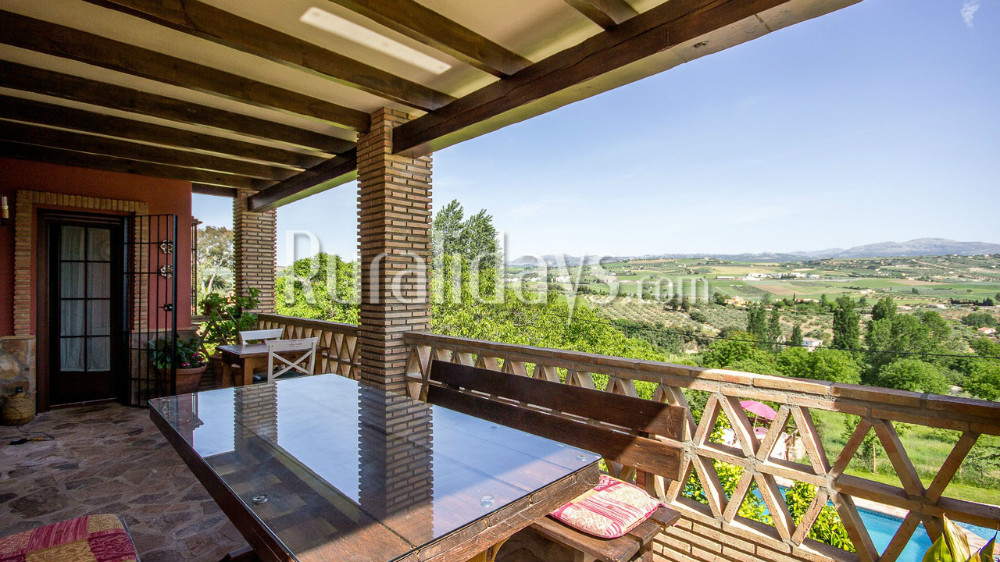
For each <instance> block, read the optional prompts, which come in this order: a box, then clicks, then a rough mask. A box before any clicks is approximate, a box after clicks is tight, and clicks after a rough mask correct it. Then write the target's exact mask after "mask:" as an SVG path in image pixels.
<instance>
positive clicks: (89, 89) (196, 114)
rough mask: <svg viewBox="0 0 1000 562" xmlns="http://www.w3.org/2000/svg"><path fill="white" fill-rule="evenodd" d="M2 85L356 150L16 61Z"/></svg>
mask: <svg viewBox="0 0 1000 562" xmlns="http://www.w3.org/2000/svg"><path fill="white" fill-rule="evenodd" d="M0 86H3V87H5V88H12V89H14V90H22V91H26V92H33V93H36V94H45V95H47V96H52V97H56V98H61V99H66V100H73V101H78V102H82V103H87V104H90V105H96V106H99V107H105V108H108V109H117V110H119V111H127V112H129V113H138V114H140V115H147V116H149V117H158V118H160V119H166V120H168V121H176V122H178V123H186V124H189V125H200V126H205V127H212V128H214V129H220V130H224V131H231V132H234V133H239V134H241V135H246V136H249V137H254V138H258V139H263V140H271V141H279V142H284V143H288V144H293V145H297V146H302V147H308V148H312V149H318V150H321V151H324V152H328V153H337V152H343V151H345V150H348V149H350V148H351V147H352V146H354V143H353V142H351V141H349V140H345V139H341V138H337V137H334V136H330V135H324V134H322V133H316V132H314V131H309V130H306V129H300V128H298V127H292V126H289V125H283V124H281V123H275V122H274V121H268V120H266V119H258V118H256V117H250V116H249V115H243V114H242V113H233V112H231V111H225V110H222V109H216V108H214V107H208V106H205V105H198V104H195V103H189V102H186V101H180V100H177V99H175V98H170V97H167V96H160V95H157V94H151V93H149V92H143V91H140V90H134V89H132V88H126V87H124V86H116V85H114V84H108V83H106V82H97V81H94V80H88V79H86V78H81V77H79V76H73V75H71V74H63V73H61V72H53V71H51V70H44V69H41V68H35V67H31V66H27V65H23V64H18V63H16V62H9V61H0Z"/></svg>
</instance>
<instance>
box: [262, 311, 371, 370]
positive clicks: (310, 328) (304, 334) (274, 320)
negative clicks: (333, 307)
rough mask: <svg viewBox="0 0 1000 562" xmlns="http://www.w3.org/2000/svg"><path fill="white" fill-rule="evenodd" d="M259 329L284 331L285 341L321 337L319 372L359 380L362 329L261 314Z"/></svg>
mask: <svg viewBox="0 0 1000 562" xmlns="http://www.w3.org/2000/svg"><path fill="white" fill-rule="evenodd" d="M257 326H258V328H260V329H262V330H271V329H276V328H284V330H285V338H288V339H294V338H319V342H318V345H317V348H316V351H317V356H316V359H317V361H316V372H317V373H337V374H338V375H341V376H344V377H347V378H350V379H354V380H358V378H359V377H360V376H361V371H360V360H361V359H360V353H361V351H360V349H359V348H358V327H357V326H356V325H353V324H340V323H338V322H326V321H324V320H309V319H306V318H295V317H292V316H280V315H278V314H259V315H257Z"/></svg>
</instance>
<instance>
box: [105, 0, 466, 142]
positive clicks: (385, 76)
mask: <svg viewBox="0 0 1000 562" xmlns="http://www.w3.org/2000/svg"><path fill="white" fill-rule="evenodd" d="M86 1H87V2H90V3H91V4H95V5H98V6H101V7H104V8H108V9H113V10H117V11H120V12H123V13H126V14H129V15H131V16H135V17H139V18H142V19H145V20H147V21H151V22H153V23H155V24H157V25H161V26H164V27H168V28H170V29H174V30H177V31H181V32H183V33H187V34H190V35H194V36H196V37H200V38H202V39H206V40H208V41H212V42H214V43H218V44H220V45H225V46H226V47H230V48H233V49H237V50H240V51H243V52H246V53H251V54H254V55H257V56H259V57H263V58H266V59H268V60H272V61H274V62H278V63H281V64H285V65H289V66H292V67H295V68H298V69H305V70H308V71H311V72H314V73H316V74H318V75H320V76H323V77H326V78H330V79H333V80H335V81H337V82H339V83H341V84H345V85H348V86H351V87H353V88H358V89H360V90H363V91H365V92H368V93H370V94H374V95H376V96H379V97H381V98H385V99H388V100H392V101H395V102H397V103H402V104H405V105H408V106H410V107H414V108H417V109H422V110H424V111H431V110H433V109H437V108H439V107H442V106H444V105H446V104H448V103H450V102H451V101H453V100H454V98H452V97H451V96H449V95H447V94H444V93H442V92H438V91H436V90H433V89H431V88H428V87H427V86H423V85H421V84H418V83H416V82H412V81H409V80H406V79H404V78H401V77H399V76H396V75H394V74H391V73H389V72H386V71H384V70H381V69H379V68H375V67H373V66H370V65H367V64H364V63H361V62H358V61H356V60H354V59H351V58H348V57H345V56H343V55H340V54H338V53H335V52H332V51H329V50H327V49H324V48H322V47H320V46H318V45H315V44H313V43H309V42H308V41H303V40H302V39H299V38H297V37H293V36H291V35H287V34H285V33H281V32H280V31H277V30H275V29H272V28H270V27H266V26H264V25H261V24H259V23H256V22H253V21H250V20H247V19H244V18H241V17H239V16H237V15H235V14H232V13H230V12H227V11H225V10H221V9H219V8H216V7H214V6H211V5H209V4H206V3H204V2H199V1H198V0H86ZM367 117H368V116H367V115H365V118H366V119H367ZM365 128H367V122H366V124H365ZM359 130H360V129H359Z"/></svg>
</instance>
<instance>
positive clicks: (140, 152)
mask: <svg viewBox="0 0 1000 562" xmlns="http://www.w3.org/2000/svg"><path fill="white" fill-rule="evenodd" d="M855 1H856V0H667V1H663V0H628V1H626V0H566V1H565V2H563V1H562V0H545V1H539V0H508V1H504V2H454V1H447V0H422V1H421V2H419V3H418V2H416V1H414V0H372V1H366V0H329V1H328V0H322V1H319V2H306V1H305V0H288V1H282V2H274V1H271V2H268V1H265V0H259V1H240V2H237V1H235V0H210V1H199V0H48V1H45V2H36V1H32V0H11V1H8V2H4V6H3V9H2V10H0V27H2V29H3V33H2V34H0V43H2V56H0V85H2V86H3V88H4V89H3V91H2V93H0V95H2V97H0V118H2V119H3V120H4V123H3V127H2V129H0V130H2V131H3V132H2V139H0V154H2V155H4V156H8V157H13V158H22V159H30V160H38V161H47V162H53V163H59V164H68V165H73V166H81V167H87V168H97V169H103V170H111V171H119V172H130V173H136V174H141V175H146V176H154V177H164V178H170V179H180V180H186V181H191V182H193V184H194V189H195V191H196V192H200V193H211V194H223V195H231V194H232V193H233V191H234V190H253V191H254V192H255V194H254V195H253V196H252V197H250V198H249V201H248V205H249V208H250V210H255V211H259V210H266V209H273V208H276V207H277V206H280V205H282V204H284V203H288V202H290V201H294V200H296V199H299V198H302V197H305V196H307V195H309V194H311V193H315V192H317V191H319V190H323V189H328V188H330V187H333V186H336V185H338V184H341V183H344V182H347V181H350V180H352V179H354V178H355V177H356V169H357V156H356V154H357V152H356V143H357V139H358V135H359V133H363V132H365V131H367V130H368V128H369V126H370V120H369V115H370V114H371V113H373V112H374V111H375V110H377V109H380V108H383V107H387V108H391V109H395V110H399V111H402V112H403V113H405V114H407V115H408V116H410V117H411V118H412V120H410V121H409V122H407V123H405V124H404V125H402V126H400V127H399V128H398V129H397V130H396V131H395V132H394V134H393V140H392V151H393V153H396V154H405V155H408V156H419V155H424V154H428V153H429V152H431V151H432V150H436V149H440V148H443V147H446V146H449V145H451V144H454V143H457V142H460V141H463V140H466V139H469V138H472V137H475V136H478V135H481V134H483V133H485V132H488V131H491V130H495V129H497V128H500V127H503V126H504V125H508V124H510V123H514V122H517V121H521V120H524V119H527V118H530V117H532V116H534V115H538V114H540V113H544V112H546V111H549V110H552V109H554V108H556V107H559V106H562V105H565V104H567V103H571V102H573V101H576V100H579V99H582V98H585V97H589V96H592V95H595V94H597V93H600V92H602V91H606V90H609V89H612V88H615V87H617V86H620V85H622V84H626V83H628V82H632V81H634V80H637V79H640V78H643V77H645V76H649V75H651V74H655V73H658V72H661V71H663V70H666V69H668V68H671V67H673V66H676V65H678V64H681V63H683V62H686V61H689V60H692V59H694V58H697V57H700V56H703V55H705V54H708V53H712V52H716V51H719V50H721V49H725V48H727V47H730V46H733V45H736V44H739V43H742V42H744V41H747V40H750V39H753V38H755V37H758V36H761V35H764V34H766V33H768V32H770V31H773V30H775V29H778V28H781V27H784V26H787V25H790V24H794V23H797V22H800V21H802V20H805V19H808V18H812V17H815V16H818V15H821V14H824V13H827V12H830V11H833V10H836V9H839V8H841V7H843V6H845V5H848V4H852V3H854V2H855ZM316 7H318V8H319V9H321V10H323V11H324V12H326V13H327V14H332V15H333V16H334V17H336V18H342V19H343V20H347V21H348V22H352V23H355V24H357V25H360V26H363V27H364V28H367V29H368V30H370V31H373V32H375V33H377V34H379V35H380V36H383V37H385V38H388V39H390V40H392V41H395V42H397V43H400V44H402V45H403V46H405V47H406V48H408V49H410V50H412V51H415V52H417V53H419V54H420V55H424V56H425V57H429V58H430V59H432V61H437V63H440V64H438V65H437V68H432V69H431V70H427V69H424V68H420V67H418V66H415V65H414V64H413V63H412V61H409V60H401V59H400V58H396V57H394V56H393V55H387V54H386V53H384V52H381V51H379V50H376V49H372V48H368V47H365V46H363V45H360V44H359V43H357V42H355V40H353V39H351V38H345V37H343V36H340V35H337V34H335V33H331V32H328V31H325V30H324V29H320V28H317V27H315V26H313V25H309V24H307V23H304V22H303V21H300V18H301V17H302V16H303V14H305V13H306V12H307V11H308V10H310V8H316ZM407 57H408V56H407V55H404V56H403V58H407Z"/></svg>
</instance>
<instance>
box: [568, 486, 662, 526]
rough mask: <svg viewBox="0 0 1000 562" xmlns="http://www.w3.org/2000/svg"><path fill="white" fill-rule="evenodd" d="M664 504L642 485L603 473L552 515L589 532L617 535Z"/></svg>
mask: <svg viewBox="0 0 1000 562" xmlns="http://www.w3.org/2000/svg"><path fill="white" fill-rule="evenodd" d="M660 505H662V503H661V502H660V501H659V500H657V499H655V498H653V497H651V496H650V495H649V494H647V493H646V491H645V490H643V489H642V488H639V487H638V486H635V485H633V484H629V483H628V482H622V481H621V480H618V479H617V478H612V477H610V476H608V475H606V474H602V475H601V480H600V482H598V484H597V486H595V487H594V488H592V489H591V490H589V491H587V492H584V493H583V494H581V495H579V496H577V497H576V498H575V499H573V501H571V502H569V503H567V504H566V505H564V506H562V507H560V508H559V509H557V510H555V511H553V512H552V513H550V514H549V515H551V516H552V517H553V518H555V519H556V520H557V521H561V522H562V523H564V524H566V525H569V526H570V527H573V528H574V529H576V530H578V531H582V532H584V533H587V534H588V535H593V536H595V537H600V538H603V539H616V538H618V537H620V536H623V535H625V534H626V533H628V532H629V531H631V530H632V529H634V528H636V527H637V526H638V525H639V524H640V523H642V522H643V521H645V520H646V519H649V516H650V515H652V514H653V512H655V511H656V510H657V509H658V508H659V507H660Z"/></svg>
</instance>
